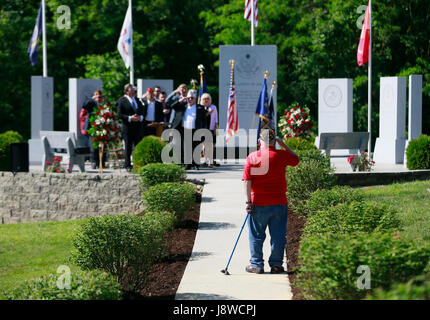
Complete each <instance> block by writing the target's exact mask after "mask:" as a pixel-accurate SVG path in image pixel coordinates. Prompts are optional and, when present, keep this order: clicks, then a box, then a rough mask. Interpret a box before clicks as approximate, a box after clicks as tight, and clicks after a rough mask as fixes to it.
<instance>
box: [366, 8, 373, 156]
mask: <svg viewBox="0 0 430 320" xmlns="http://www.w3.org/2000/svg"><path fill="white" fill-rule="evenodd" d="M368 73H369V76H368V78H369V79H368V93H367V99H368V105H369V108H368V111H367V112H368V113H367V123H368V125H367V126H368V130H369V145H368V149H367V152H368V155H369V157H370V152H371V147H372V0H369V63H368Z"/></svg>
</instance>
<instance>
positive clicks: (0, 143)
mask: <svg viewBox="0 0 430 320" xmlns="http://www.w3.org/2000/svg"><path fill="white" fill-rule="evenodd" d="M20 142H24V139H23V137H22V136H21V135H20V134H19V133H18V132H15V131H11V130H9V131H6V132H4V133H2V134H0V171H10V170H11V167H10V161H11V159H10V157H11V155H10V145H11V144H12V143H20Z"/></svg>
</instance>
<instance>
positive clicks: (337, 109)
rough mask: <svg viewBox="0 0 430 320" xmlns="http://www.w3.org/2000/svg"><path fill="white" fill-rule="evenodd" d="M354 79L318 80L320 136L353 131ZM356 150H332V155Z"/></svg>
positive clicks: (346, 153)
mask: <svg viewBox="0 0 430 320" xmlns="http://www.w3.org/2000/svg"><path fill="white" fill-rule="evenodd" d="M352 84H353V82H352V79H319V80H318V137H317V138H316V139H315V144H316V145H317V146H318V144H319V135H320V134H321V133H325V132H352V131H353V117H352V116H353V114H352V112H353V101H352V97H353V87H352ZM351 152H356V150H332V151H331V155H337V156H341V155H344V156H346V155H348V154H350V153H351Z"/></svg>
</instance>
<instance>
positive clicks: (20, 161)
mask: <svg viewBox="0 0 430 320" xmlns="http://www.w3.org/2000/svg"><path fill="white" fill-rule="evenodd" d="M10 159H11V166H10V168H11V171H12V172H28V171H29V158H28V143H27V142H24V143H12V144H11V145H10Z"/></svg>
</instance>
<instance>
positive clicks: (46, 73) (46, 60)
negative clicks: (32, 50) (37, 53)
mask: <svg viewBox="0 0 430 320" xmlns="http://www.w3.org/2000/svg"><path fill="white" fill-rule="evenodd" d="M42 42H43V46H42V48H43V77H44V78H46V77H47V76H48V57H47V55H46V19H45V0H42Z"/></svg>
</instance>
